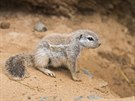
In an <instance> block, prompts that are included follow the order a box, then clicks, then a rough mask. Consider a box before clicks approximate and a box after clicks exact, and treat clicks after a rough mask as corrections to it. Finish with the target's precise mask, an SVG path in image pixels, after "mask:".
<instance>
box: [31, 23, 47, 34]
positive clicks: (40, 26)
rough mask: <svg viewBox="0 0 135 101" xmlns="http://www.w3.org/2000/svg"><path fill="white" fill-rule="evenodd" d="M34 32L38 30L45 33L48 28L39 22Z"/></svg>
mask: <svg viewBox="0 0 135 101" xmlns="http://www.w3.org/2000/svg"><path fill="white" fill-rule="evenodd" d="M34 30H36V31H38V32H45V31H47V28H46V26H45V24H44V23H42V22H40V21H39V22H37V23H36V24H35V26H34Z"/></svg>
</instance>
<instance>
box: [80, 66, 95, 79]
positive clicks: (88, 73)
mask: <svg viewBox="0 0 135 101" xmlns="http://www.w3.org/2000/svg"><path fill="white" fill-rule="evenodd" d="M82 71H83V73H84V74H86V75H87V76H88V77H89V78H92V77H93V75H92V74H91V73H90V72H89V71H88V70H87V69H84V68H83V69H82Z"/></svg>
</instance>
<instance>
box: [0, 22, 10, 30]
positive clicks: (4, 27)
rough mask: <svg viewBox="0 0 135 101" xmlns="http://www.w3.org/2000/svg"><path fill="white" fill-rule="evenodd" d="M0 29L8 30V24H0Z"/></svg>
mask: <svg viewBox="0 0 135 101" xmlns="http://www.w3.org/2000/svg"><path fill="white" fill-rule="evenodd" d="M0 28H1V29H8V28H10V23H9V22H1V23H0Z"/></svg>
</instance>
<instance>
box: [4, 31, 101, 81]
mask: <svg viewBox="0 0 135 101" xmlns="http://www.w3.org/2000/svg"><path fill="white" fill-rule="evenodd" d="M100 45H101V42H100V40H99V38H98V36H97V34H96V33H95V32H92V31H90V30H77V31H74V32H72V33H69V34H51V35H47V36H45V37H44V38H43V39H42V40H41V41H40V42H39V44H38V45H37V47H36V49H35V50H34V52H33V54H31V55H25V54H20V55H15V56H13V57H10V58H9V59H8V60H7V61H6V65H5V70H6V74H8V76H9V77H10V78H11V79H14V80H21V79H23V78H25V77H28V76H29V74H28V72H27V70H26V69H25V68H26V67H27V66H34V67H35V68H37V69H38V70H40V71H41V72H43V73H44V74H46V75H49V76H52V77H55V73H54V72H52V71H51V70H50V69H49V67H50V66H51V67H54V68H57V67H59V66H62V65H64V66H66V67H67V68H68V69H69V70H70V72H71V76H72V79H73V80H75V81H79V79H78V76H77V71H78V70H77V66H76V64H77V62H76V61H77V58H78V56H79V54H80V52H81V50H82V49H84V48H88V49H89V48H97V47H99V46H100Z"/></svg>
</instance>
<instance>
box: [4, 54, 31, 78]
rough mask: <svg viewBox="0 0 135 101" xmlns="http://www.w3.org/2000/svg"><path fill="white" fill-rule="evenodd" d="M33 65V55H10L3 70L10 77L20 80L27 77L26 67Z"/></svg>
mask: <svg viewBox="0 0 135 101" xmlns="http://www.w3.org/2000/svg"><path fill="white" fill-rule="evenodd" d="M28 66H33V55H26V54H19V55H15V56H12V57H10V58H9V59H8V60H7V61H6V64H5V68H4V69H5V72H6V74H7V76H8V77H9V78H10V79H13V80H22V79H24V78H26V77H29V74H28V72H27V70H26V67H28Z"/></svg>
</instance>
